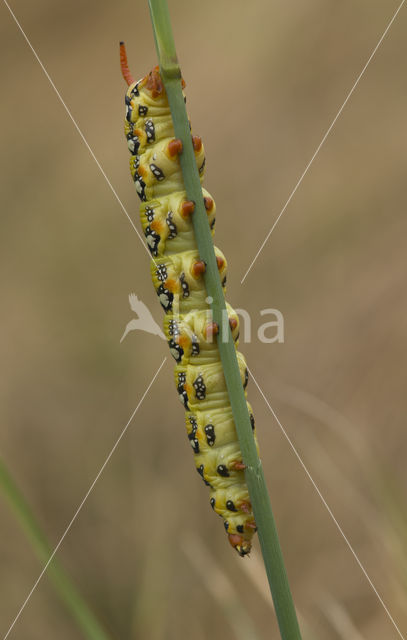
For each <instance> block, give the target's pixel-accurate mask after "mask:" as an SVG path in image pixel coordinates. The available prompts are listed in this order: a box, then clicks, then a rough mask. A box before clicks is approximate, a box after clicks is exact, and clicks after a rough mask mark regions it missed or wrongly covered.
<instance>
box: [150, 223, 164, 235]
mask: <svg viewBox="0 0 407 640" xmlns="http://www.w3.org/2000/svg"><path fill="white" fill-rule="evenodd" d="M163 226H164V225H163V224H162V223H161V222H160V220H153V221H152V222H151V224H150V227H151V229H153V231H157V233H158V232H159V231H161V230H162V228H163Z"/></svg>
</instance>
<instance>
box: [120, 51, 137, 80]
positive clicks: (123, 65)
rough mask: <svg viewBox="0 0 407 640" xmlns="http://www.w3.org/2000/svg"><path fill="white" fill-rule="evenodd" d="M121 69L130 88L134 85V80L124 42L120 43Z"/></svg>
mask: <svg viewBox="0 0 407 640" xmlns="http://www.w3.org/2000/svg"><path fill="white" fill-rule="evenodd" d="M120 69H121V71H122V76H123V78H124V79H125V80H126V82H127V84H128V86H130V85H131V84H133V82H134V78H133V76H132V75H131V73H130V69H129V63H128V62H127V53H126V46H125V44H124V42H120Z"/></svg>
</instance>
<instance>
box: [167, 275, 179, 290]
mask: <svg viewBox="0 0 407 640" xmlns="http://www.w3.org/2000/svg"><path fill="white" fill-rule="evenodd" d="M164 284H165V286H166V288H167V289H168V291H171V293H174V292H175V291H177V288H178V282H177V280H174V279H173V278H168V280H166V281H165V283H164Z"/></svg>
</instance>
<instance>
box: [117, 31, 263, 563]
mask: <svg viewBox="0 0 407 640" xmlns="http://www.w3.org/2000/svg"><path fill="white" fill-rule="evenodd" d="M120 60H121V69H122V74H123V77H124V78H125V80H126V82H127V84H128V90H127V93H126V97H125V105H126V115H125V136H126V139H127V144H128V148H129V151H130V154H131V155H130V171H131V175H132V178H133V181H134V184H135V186H136V190H137V193H138V195H139V197H140V200H141V205H140V217H141V225H142V228H143V231H144V235H145V238H146V242H147V246H148V248H149V250H150V253H151V255H152V262H151V275H152V280H153V284H154V288H155V290H156V293H157V295H158V298H159V301H160V303H161V306H162V307H163V310H164V312H165V317H164V334H165V337H166V339H167V341H168V345H169V348H170V352H171V355H172V356H173V357H174V359H175V361H176V365H175V371H174V377H175V385H176V389H177V392H178V395H179V398H180V400H181V402H182V404H183V406H184V409H185V422H186V431H187V436H188V439H189V442H190V444H191V447H192V450H193V453H194V458H195V467H196V470H197V471H198V473H199V474H200V476H201V477H202V479H203V481H204V483H205V484H206V485H207V486H208V487H209V492H210V504H211V506H212V509H213V510H214V511H215V512H216V513H217V514H219V515H220V516H221V517H222V518H223V523H224V527H225V530H226V532H227V534H228V538H229V542H230V544H231V545H232V546H233V547H234V548H235V549H236V551H237V552H238V554H239V555H240V556H245V555H246V554H248V553H249V552H250V549H251V541H252V538H253V535H254V533H255V531H256V524H255V521H254V516H253V513H252V507H251V503H250V498H249V492H248V489H247V486H246V483H245V478H244V469H245V465H244V463H243V461H242V454H241V451H240V447H239V442H238V439H237V434H236V427H235V424H234V420H233V416H232V409H231V406H230V402H229V397H228V392H227V389H226V383H225V378H224V375H223V369H222V363H221V361H220V357H219V351H218V347H217V343H216V335H217V333H218V326H217V325H216V323H214V322H212V320H211V311H210V305H209V302H210V300H209V299H208V297H207V292H206V288H205V284H204V281H203V273H204V272H205V263H204V262H203V261H202V260H201V259H200V257H199V255H198V250H197V246H196V242H195V237H194V231H193V226H192V216H193V212H194V206H195V205H194V203H193V202H192V201H189V200H188V199H187V194H186V191H185V187H184V184H183V179H182V173H181V167H180V162H179V154H180V153H182V142H181V141H180V140H178V139H176V138H175V137H174V128H173V123H172V119H171V112H170V108H169V104H168V99H167V95H166V92H165V88H164V85H163V82H162V79H161V76H160V73H159V70H158V67H155V68H154V69H153V70H152V71H151V72H150V73H148V74H147V75H146V76H145V77H144V78H142V79H141V80H139V81H138V82H135V81H134V80H133V78H132V76H131V74H130V71H129V68H128V64H127V57H126V51H125V48H124V44H123V43H120ZM184 88H185V84H184V83H183V89H184ZM184 99H185V95H184ZM192 142H193V147H194V152H195V159H196V164H197V167H198V171H199V175H200V179H201V183H202V181H203V176H204V172H205V154H204V147H203V144H202V140H201V138H200V137H199V136H195V135H193V136H192ZM202 194H203V199H204V204H205V209H206V213H207V218H208V223H209V225H210V229H211V232H212V235H213V233H214V226H215V213H216V206H215V202H214V200H213V198H212V196H211V195H210V194H209V193H208V191H206V190H205V189H204V188H203V189H202ZM215 255H216V261H217V265H218V270H219V276H220V278H221V283H222V288H223V290H224V291H225V285H226V271H227V263H226V258H225V256H224V255H223V253H222V252H221V251H220V250H219V249H218V248H216V247H215ZM226 309H227V314H228V321H229V325H230V328H231V333H232V337H233V340H234V342H235V346H236V348H237V345H238V338H239V318H238V316H237V314H236V312H235V311H234V310H233V309H232V307H231V306H230V305H229V304H226ZM237 359H238V363H239V370H240V375H241V381H242V385H243V387H244V388H246V385H247V382H248V371H247V367H246V362H245V359H244V357H243V355H242V354H241V353H240V352H238V351H237ZM245 393H246V392H245ZM248 410H249V415H250V421H251V425H252V429H253V433H254V437H255V441H256V446H257V439H256V435H255V424H254V417H253V412H252V409H251V407H250V405H249V404H248Z"/></svg>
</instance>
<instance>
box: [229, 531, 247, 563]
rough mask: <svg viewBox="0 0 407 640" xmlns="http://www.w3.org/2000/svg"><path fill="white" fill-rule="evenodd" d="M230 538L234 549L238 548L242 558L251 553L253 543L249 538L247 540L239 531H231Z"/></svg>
mask: <svg viewBox="0 0 407 640" xmlns="http://www.w3.org/2000/svg"><path fill="white" fill-rule="evenodd" d="M228 538H229V542H230V544H231V545H232V547H233V548H234V549H236V551H237V552H238V554H239V556H240V557H241V558H243V557H244V556H247V554H248V553H250V550H251V548H252V545H251V543H250V542H249V540H245V539H244V537H243V536H240V535H239V534H238V533H229V535H228Z"/></svg>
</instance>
